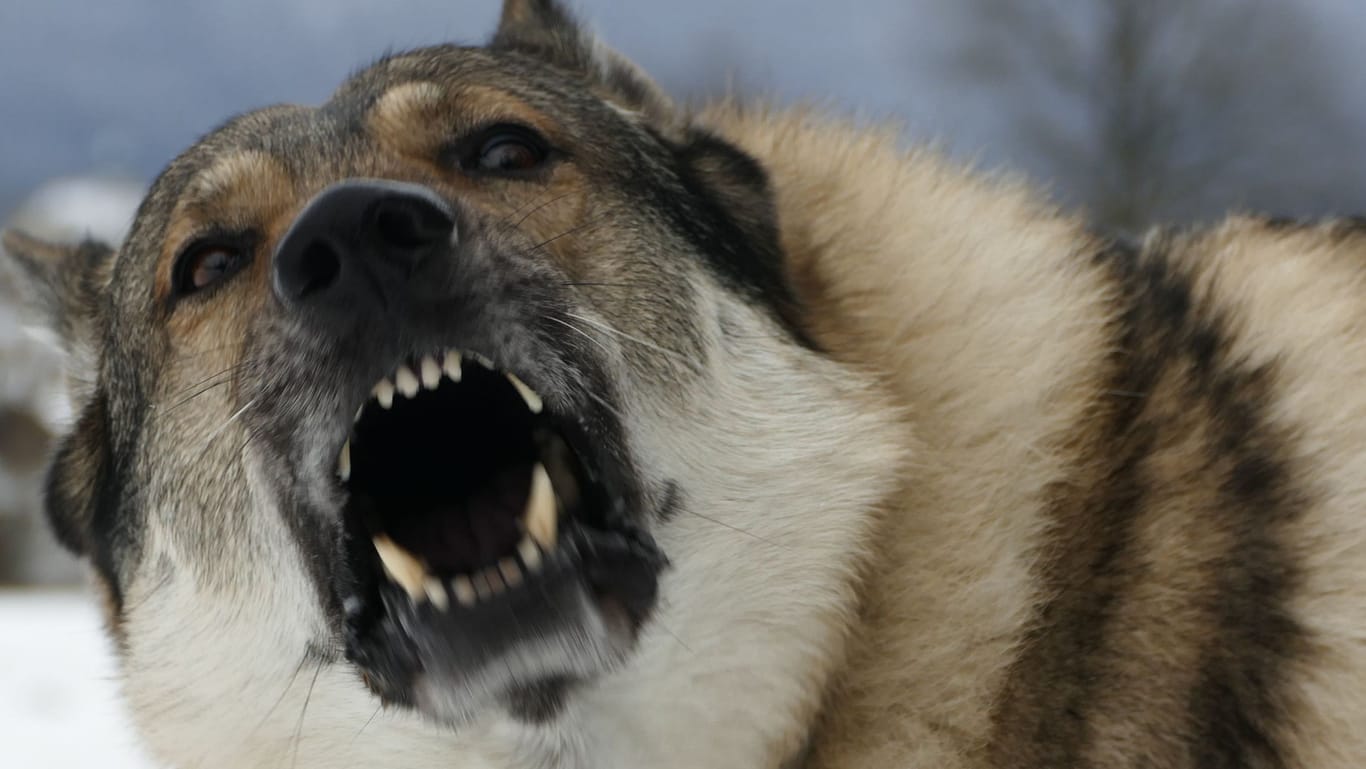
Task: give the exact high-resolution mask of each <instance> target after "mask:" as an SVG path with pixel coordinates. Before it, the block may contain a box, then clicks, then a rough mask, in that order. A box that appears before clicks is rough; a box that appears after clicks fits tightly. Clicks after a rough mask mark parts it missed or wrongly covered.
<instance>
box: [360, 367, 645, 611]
mask: <svg viewBox="0 0 1366 769" xmlns="http://www.w3.org/2000/svg"><path fill="white" fill-rule="evenodd" d="M399 360H400V362H399V363H397V364H396V365H394V366H393V367H392V368H391V369H390V370H389V373H387V374H386V375H384V376H382V377H380V378H379V379H378V381H377V382H376V383H375V384H374V385H373V386H371V387H370V388H369V389H368V392H367V393H366V395H365V396H364V398H363V400H362V402H361V404H360V405H359V406H357V407H356V408H355V410H354V414H353V416H352V417H351V419H350V420H349V422H350V424H349V425H348V426H347V431H346V435H345V438H344V439H343V440H342V443H341V447H340V448H339V449H338V450H337V466H336V468H335V472H334V478H335V480H336V481H337V485H338V488H339V491H340V492H341V493H342V497H341V500H340V505H339V507H340V508H341V509H342V510H343V511H345V510H347V507H348V505H349V504H350V502H351V493H350V489H349V487H348V481H349V480H350V478H351V473H352V440H353V435H354V433H353V432H352V430H353V429H354V428H355V427H356V426H357V425H359V423H360V420H361V419H362V417H363V416H364V415H365V414H366V413H368V411H369V410H371V409H378V410H380V411H382V412H387V411H391V410H392V409H394V408H395V405H396V404H397V403H400V402H401V401H402V400H403V399H414V398H416V397H418V396H419V395H421V394H422V393H424V392H431V391H436V390H438V388H440V387H443V386H451V385H450V384H447V383H453V384H454V385H456V386H458V385H460V383H461V382H463V381H465V380H466V377H467V375H468V372H470V371H471V367H472V366H478V367H480V368H481V369H482V370H483V371H484V372H485V373H486V374H494V375H497V376H499V377H501V378H503V379H505V380H506V382H507V384H508V385H510V387H511V388H512V390H514V391H515V392H516V393H517V395H518V396H519V397H520V399H521V402H522V403H523V404H524V406H525V408H526V413H527V414H528V415H529V416H530V417H531V418H532V419H534V420H535V424H538V425H542V426H543V428H544V429H543V430H542V432H543V433H544V434H547V435H552V436H553V440H554V441H556V443H557V445H559V446H560V447H562V448H563V449H564V450H565V451H567V452H568V453H569V454H571V455H572V457H573V460H574V461H573V462H572V463H566V462H565V461H563V460H561V461H558V462H557V461H556V460H555V459H554V458H552V457H542V458H541V460H540V461H537V462H535V463H534V465H532V466H531V467H530V484H529V485H530V492H531V493H530V494H529V495H528V501H527V505H526V507H525V509H524V511H523V515H522V517H521V519H520V521H519V523H520V525H521V526H522V529H523V531H524V533H523V535H522V537H521V539H520V540H519V541H518V542H517V543H516V546H515V550H510V551H509V552H507V553H506V554H505V556H504V557H502V558H500V559H499V560H498V561H497V562H496V563H492V564H489V565H487V566H486V567H485V568H482V569H479V570H474V571H466V572H456V573H450V572H446V573H444V574H442V573H436V572H437V570H435V569H431V568H429V567H428V565H427V564H425V563H424V562H423V559H421V558H419V557H417V556H414V555H413V554H412V553H410V552H408V551H407V549H405V548H403V547H401V546H400V545H398V544H397V543H395V542H394V541H393V540H392V539H390V538H388V537H386V536H385V535H384V534H383V533H379V534H377V535H376V536H374V537H372V544H373V545H374V547H375V552H376V554H377V555H378V556H380V558H379V560H380V563H381V565H382V569H381V571H382V572H383V575H384V576H385V577H386V578H387V580H388V581H389V582H390V583H391V584H393V585H396V586H398V587H400V588H401V589H402V590H403V591H404V592H405V593H407V595H408V596H409V597H410V598H411V599H412V600H414V601H416V602H422V601H426V600H430V601H431V602H432V603H433V605H435V606H437V607H440V608H443V609H444V608H445V607H446V606H449V605H450V604H452V603H454V604H455V605H457V606H460V607H464V608H469V607H470V606H472V605H474V604H476V603H479V602H482V601H487V600H489V598H490V597H492V596H497V595H499V594H501V593H503V592H505V590H507V591H510V590H512V589H516V588H519V587H522V583H523V582H526V581H527V580H528V579H529V578H532V577H534V576H535V575H536V574H537V572H538V571H539V570H540V568H541V566H542V564H543V563H546V562H549V561H551V560H553V559H555V558H556V557H557V556H558V555H560V554H561V553H560V548H559V545H560V544H561V543H562V542H563V543H564V544H565V547H566V551H567V555H568V556H569V557H571V559H572V558H573V557H576V555H577V554H576V552H575V547H576V545H575V544H574V541H581V540H582V539H583V537H582V536H579V537H568V536H566V537H563V538H562V537H561V532H562V530H566V529H571V528H572V530H573V531H574V532H579V533H582V532H589V531H596V530H597V529H598V528H599V527H598V526H590V525H589V524H588V522H587V521H586V520H584V519H583V515H584V513H585V508H586V507H588V506H590V505H591V506H593V507H595V508H598V509H596V510H595V511H594V512H596V513H601V515H599V516H598V517H611V518H613V519H615V520H624V517H623V516H621V515H620V514H619V513H620V511H621V510H622V509H624V506H625V500H624V498H623V496H622V495H621V494H620V493H619V492H618V490H617V489H616V488H614V484H611V483H609V482H608V480H607V476H611V475H612V474H610V473H603V472H601V469H602V464H601V462H602V459H603V458H602V457H601V456H600V454H599V453H598V452H597V451H596V446H595V442H594V441H592V440H591V439H590V437H589V434H588V431H587V430H586V429H585V427H584V425H583V422H582V421H581V420H580V419H577V418H568V417H566V416H565V415H564V414H562V413H560V412H557V411H555V410H553V409H550V408H547V403H546V400H545V399H544V398H543V397H542V396H541V394H540V392H539V391H538V390H537V389H535V388H533V387H532V386H531V385H529V384H527V379H529V378H531V377H526V376H525V375H524V374H522V373H520V372H516V373H514V372H513V371H510V370H508V369H506V368H503V367H502V366H500V365H499V364H498V363H496V362H495V360H494V358H493V357H491V356H489V355H486V354H484V353H481V352H478V351H475V350H471V349H468V348H457V347H449V348H445V349H444V350H441V351H439V352H428V353H424V354H420V355H419V354H409V355H406V356H401V357H400V358H399ZM545 450H546V449H545V447H544V446H542V448H541V451H543V452H544V451H545ZM569 464H573V468H572V469H571V468H570V467H569ZM552 476H553V477H554V482H553V483H552V482H551V477H552ZM590 487H591V488H590ZM590 497H591V499H590ZM600 523H601V522H600ZM614 528H616V527H612V526H608V527H607V529H614ZM566 533H568V532H566ZM452 599H453V600H452Z"/></svg>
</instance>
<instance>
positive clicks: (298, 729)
mask: <svg viewBox="0 0 1366 769" xmlns="http://www.w3.org/2000/svg"><path fill="white" fill-rule="evenodd" d="M322 672H323V660H321V659H320V660H318V667H317V668H316V669H315V670H314V671H313V680H312V681H310V682H309V684H308V693H307V694H305V695H304V706H303V707H302V708H300V709H299V722H298V723H296V724H295V725H294V760H293V761H292V762H290V766H291V767H294V766H298V764H299V743H300V742H302V741H303V734H304V716H306V715H308V703H309V702H311V701H312V700H313V687H314V686H317V684H318V675H319V674H320V673H322Z"/></svg>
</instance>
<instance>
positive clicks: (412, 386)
mask: <svg viewBox="0 0 1366 769" xmlns="http://www.w3.org/2000/svg"><path fill="white" fill-rule="evenodd" d="M394 385H395V386H396V387H398V391H399V392H401V393H403V397H405V398H411V397H413V396H414V395H417V388H418V382H417V374H414V373H413V370H412V369H410V368H408V367H407V366H399V367H398V371H397V372H395V373H394Z"/></svg>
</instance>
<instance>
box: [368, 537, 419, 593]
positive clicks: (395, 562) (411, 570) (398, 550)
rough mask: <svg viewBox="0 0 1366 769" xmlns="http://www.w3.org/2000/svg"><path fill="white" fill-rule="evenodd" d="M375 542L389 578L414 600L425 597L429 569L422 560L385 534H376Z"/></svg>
mask: <svg viewBox="0 0 1366 769" xmlns="http://www.w3.org/2000/svg"><path fill="white" fill-rule="evenodd" d="M374 543H375V552H377V553H379V560H380V563H382V564H384V573H385V574H387V575H389V579H391V580H393V581H394V584H396V585H398V586H399V587H401V588H403V590H404V592H406V593H407V594H408V597H409V598H412V599H413V600H414V601H420V600H422V599H423V598H425V597H426V589H425V587H424V582H425V580H426V578H427V569H426V567H425V566H423V565H422V562H421V561H419V560H418V559H417V558H416V557H415V556H414V555H413V554H412V553H410V552H408V551H407V550H404V549H403V548H402V547H399V545H398V543H396V542H394V541H393V540H392V539H389V538H388V537H387V536H385V535H383V534H377V535H375V539H374Z"/></svg>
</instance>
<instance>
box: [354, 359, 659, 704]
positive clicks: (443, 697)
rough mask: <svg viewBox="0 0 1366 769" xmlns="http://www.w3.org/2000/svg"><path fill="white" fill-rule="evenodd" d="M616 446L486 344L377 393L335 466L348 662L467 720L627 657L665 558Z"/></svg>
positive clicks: (406, 367)
mask: <svg viewBox="0 0 1366 769" xmlns="http://www.w3.org/2000/svg"><path fill="white" fill-rule="evenodd" d="M603 456H605V454H602V455H600V454H596V453H594V452H593V450H592V449H591V444H590V443H589V439H588V438H587V437H586V433H585V431H584V428H582V427H581V426H580V424H579V423H578V422H577V421H575V420H573V419H571V418H567V417H564V416H562V415H557V414H554V413H552V412H551V410H550V409H548V408H546V406H545V404H544V402H543V401H542V399H541V397H540V395H538V394H537V393H536V392H535V391H534V390H533V389H532V388H531V387H529V386H528V385H527V384H526V383H525V382H524V381H523V379H521V378H519V377H518V376H516V375H515V374H512V373H509V372H506V371H500V370H498V369H497V368H496V367H495V366H494V364H493V363H492V362H491V361H489V360H488V359H487V358H484V357H483V356H480V355H477V354H475V353H470V352H460V351H455V350H448V351H446V352H444V353H441V354H437V355H426V356H417V357H415V358H410V359H408V360H407V361H405V362H403V363H402V364H401V365H399V366H398V367H397V368H396V369H394V371H393V372H392V374H391V375H389V376H387V377H385V378H384V379H382V380H381V381H380V382H379V383H378V384H377V385H375V386H374V388H373V391H372V392H371V393H370V397H369V398H367V399H366V401H365V403H364V405H362V407H361V408H360V409H359V410H358V411H357V412H356V415H355V420H354V424H353V425H352V426H351V432H350V437H349V440H347V441H346V443H345V444H344V445H343V446H342V448H341V449H340V452H339V454H338V457H337V466H336V473H337V477H338V480H339V482H340V483H341V484H342V486H343V487H344V489H345V491H346V499H347V501H346V503H345V507H344V515H343V520H344V523H345V529H346V534H347V536H346V540H345V541H346V543H347V544H346V562H347V565H348V568H347V569H346V570H345V571H346V578H344V579H343V580H342V585H341V598H342V605H343V609H344V611H345V614H346V630H347V656H348V658H349V659H350V660H351V661H352V662H353V663H355V664H356V665H357V666H358V667H359V668H360V669H361V670H362V672H363V673H364V674H365V675H364V680H366V682H367V683H368V684H369V685H370V687H371V688H372V689H373V690H374V691H375V692H376V693H377V694H379V695H380V696H381V697H382V698H384V699H385V700H386V701H390V702H395V703H403V704H411V705H415V706H417V707H419V708H420V709H422V710H424V711H425V712H427V713H428V714H430V715H432V716H435V717H437V718H439V719H444V720H447V721H451V722H455V721H459V720H461V719H463V718H465V717H468V715H469V714H470V713H472V712H474V709H476V708H477V707H479V706H481V703H486V702H487V701H488V699H489V698H490V697H494V698H500V699H501V701H503V702H504V703H505V704H511V703H514V702H515V701H517V699H518V697H520V696H521V695H520V694H519V693H525V692H528V691H539V690H542V689H543V688H544V687H546V686H552V687H556V688H560V687H562V685H563V684H565V683H568V682H572V681H574V680H580V679H583V678H587V677H591V676H593V675H596V674H598V673H600V672H602V671H603V670H605V669H608V668H610V667H611V666H612V665H613V664H616V662H617V661H619V660H620V659H621V658H622V656H623V655H624V654H625V653H626V651H627V650H628V649H629V648H630V646H631V644H632V643H633V642H634V639H635V635H636V632H637V631H638V629H639V628H640V626H641V624H642V623H643V622H644V621H645V619H646V618H647V616H648V614H649V612H650V611H651V609H652V608H653V606H654V603H655V597H656V592H657V587H658V579H657V578H658V574H659V572H660V571H661V570H662V569H663V568H664V565H665V559H664V557H663V555H662V554H661V553H660V552H659V550H658V549H657V547H656V546H655V544H654V542H653V540H652V539H651V538H650V536H649V535H648V534H647V533H645V531H644V530H643V528H642V527H641V525H640V524H639V523H638V522H633V516H632V515H630V514H628V512H627V511H626V509H625V505H626V502H625V500H624V497H623V495H622V494H620V493H618V492H617V491H616V490H615V489H614V488H612V483H609V482H605V481H604V480H603V479H604V477H616V476H615V475H612V474H608V473H604V472H603V467H604V466H603V464H601V463H602V462H606V461H612V460H609V459H604V458H602V457H603ZM595 459H596V462H595ZM623 471H624V470H623V468H618V469H617V471H616V473H617V475H619V474H621V472H623ZM513 707H514V708H515V707H517V706H516V705H513Z"/></svg>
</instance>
